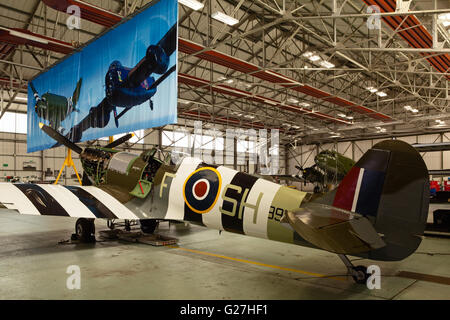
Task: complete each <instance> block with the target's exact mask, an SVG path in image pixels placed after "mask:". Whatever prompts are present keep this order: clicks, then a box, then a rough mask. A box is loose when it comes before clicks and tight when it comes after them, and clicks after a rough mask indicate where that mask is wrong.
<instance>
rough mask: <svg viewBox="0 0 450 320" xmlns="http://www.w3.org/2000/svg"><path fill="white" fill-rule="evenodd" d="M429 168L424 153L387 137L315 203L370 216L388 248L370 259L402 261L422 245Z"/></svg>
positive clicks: (369, 255) (427, 199)
mask: <svg viewBox="0 0 450 320" xmlns="http://www.w3.org/2000/svg"><path fill="white" fill-rule="evenodd" d="M428 179H429V177H428V171H427V167H426V165H425V163H424V161H423V159H422V157H421V156H420V154H419V153H418V152H417V151H416V150H415V149H414V148H413V147H412V146H411V145H409V144H407V143H406V142H403V141H400V140H385V141H382V142H380V143H377V144H376V145H374V146H373V147H372V149H370V150H369V151H367V152H366V153H365V154H364V155H363V156H362V157H361V159H360V160H359V161H358V162H357V163H356V164H355V166H354V167H353V168H352V169H351V170H350V172H349V173H348V174H347V175H346V176H345V177H344V179H343V180H342V182H341V184H340V185H339V187H338V188H337V189H336V190H334V191H333V192H331V193H329V194H327V195H325V196H324V197H323V198H322V199H317V200H316V201H314V202H319V203H323V204H328V205H332V207H335V208H339V209H343V210H346V211H348V212H354V213H357V214H359V215H361V216H363V217H365V218H366V219H368V220H369V221H370V222H371V223H372V225H373V226H374V228H375V230H376V232H377V233H378V234H379V235H380V236H381V238H382V240H383V241H384V242H385V243H386V246H384V247H383V248H379V249H376V250H371V251H369V252H367V253H366V254H367V256H366V257H367V258H370V259H377V260H401V259H404V258H406V257H407V256H409V255H410V254H412V253H413V252H414V251H415V250H416V249H417V247H418V246H419V244H420V242H421V240H422V238H421V236H422V235H423V232H424V230H425V226H426V220H427V216H428V204H429V181H428Z"/></svg>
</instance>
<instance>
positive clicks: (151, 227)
mask: <svg viewBox="0 0 450 320" xmlns="http://www.w3.org/2000/svg"><path fill="white" fill-rule="evenodd" d="M139 223H140V224H141V230H142V232H143V233H149V234H153V233H154V232H155V229H156V227H157V226H158V224H159V221H158V220H155V219H141V220H139Z"/></svg>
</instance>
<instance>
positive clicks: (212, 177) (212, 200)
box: [183, 167, 222, 214]
mask: <svg viewBox="0 0 450 320" xmlns="http://www.w3.org/2000/svg"><path fill="white" fill-rule="evenodd" d="M221 185H222V177H221V176H220V173H219V171H217V170H216V169H215V168H212V167H203V168H200V169H197V170H195V171H194V172H192V173H191V174H190V175H189V176H188V177H187V179H186V181H185V182H184V185H183V198H184V202H185V203H186V205H187V206H188V207H189V208H190V209H191V210H192V211H194V212H196V213H199V214H203V213H207V212H209V211H210V210H211V209H212V208H213V207H214V205H215V204H216V202H217V199H218V198H219V194H220V189H221Z"/></svg>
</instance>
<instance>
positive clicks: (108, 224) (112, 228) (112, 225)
mask: <svg viewBox="0 0 450 320" xmlns="http://www.w3.org/2000/svg"><path fill="white" fill-rule="evenodd" d="M106 225H107V226H108V228H109V229H110V230H114V228H115V227H116V225H115V224H114V221H113V220H109V219H108V221H107V222H106Z"/></svg>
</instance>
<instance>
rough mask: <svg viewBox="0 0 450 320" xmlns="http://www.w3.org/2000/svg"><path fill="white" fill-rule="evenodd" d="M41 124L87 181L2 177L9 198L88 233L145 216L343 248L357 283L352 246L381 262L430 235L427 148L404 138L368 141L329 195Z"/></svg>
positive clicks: (25, 210)
mask: <svg viewBox="0 0 450 320" xmlns="http://www.w3.org/2000/svg"><path fill="white" fill-rule="evenodd" d="M41 128H42V130H43V131H44V132H45V133H47V134H48V135H49V136H51V137H52V138H53V139H55V140H56V141H58V143H60V144H63V145H65V146H66V147H68V148H70V149H71V150H73V151H74V152H76V153H78V154H79V155H80V160H81V162H82V165H83V169H84V174H83V185H82V186H62V185H45V184H42V185H40V184H11V183H1V184H0V205H1V206H2V207H5V208H8V209H12V210H16V211H18V212H19V213H21V214H30V215H53V216H67V217H77V218H78V220H77V223H76V233H77V235H78V236H79V237H80V238H81V239H84V240H86V241H89V240H92V237H93V235H94V233H95V226H94V220H95V219H135V220H139V221H140V223H141V226H142V230H143V231H144V232H149V233H152V232H153V231H154V230H155V228H156V225H157V223H158V221H163V220H166V221H167V220H169V221H171V220H172V221H188V222H191V223H193V224H197V225H201V226H204V227H207V228H213V229H217V230H224V231H229V232H233V233H238V234H242V235H248V236H253V237H259V238H263V239H269V240H274V241H280V242H284V243H288V244H295V245H300V246H307V247H312V248H316V249H321V250H326V251H328V252H332V253H335V254H337V255H339V257H340V258H341V259H342V261H343V262H344V264H345V266H346V267H347V269H348V271H349V273H350V274H351V276H352V277H353V279H354V280H355V281H356V282H358V283H365V282H366V280H367V277H368V275H367V273H366V268H365V267H364V266H354V265H353V264H352V263H351V262H350V260H349V259H348V258H347V255H352V256H357V257H361V258H364V259H371V260H381V261H398V260H402V259H405V258H406V257H408V256H409V255H411V254H412V253H414V252H415V251H416V249H417V248H418V246H419V244H420V243H421V241H422V238H421V236H422V235H423V232H424V229H425V225H426V220H427V215H428V204H429V187H428V172H427V168H426V166H425V163H424V161H423V159H422V157H421V156H420V155H419V153H418V152H417V151H416V150H415V149H414V148H413V147H411V145H409V144H407V143H406V142H403V141H400V140H386V141H382V142H379V143H377V144H376V145H374V146H373V147H372V148H371V149H370V150H368V151H367V152H366V153H365V154H364V155H363V156H362V157H361V159H360V160H359V161H358V162H356V164H355V165H354V166H353V167H352V168H351V169H350V170H349V172H348V173H347V175H345V177H344V178H343V180H342V182H341V183H340V185H339V186H338V188H336V189H335V190H333V191H331V192H329V193H326V194H325V195H323V196H321V197H313V196H312V195H311V194H309V193H307V192H302V191H299V190H295V189H292V188H289V187H286V186H281V185H279V184H276V183H273V182H271V181H268V180H265V179H263V178H259V177H256V176H253V175H249V174H246V173H244V172H239V171H236V170H233V169H230V168H228V167H225V166H220V165H219V166H217V165H209V164H207V163H204V162H203V161H202V160H201V159H196V158H192V157H184V158H182V160H181V161H180V162H179V163H177V164H173V163H171V162H170V161H167V162H163V161H161V160H159V159H157V158H156V157H155V154H156V152H157V150H156V149H151V150H147V151H143V152H142V153H141V154H135V153H130V152H121V151H118V150H115V149H113V148H114V147H116V146H117V145H118V144H120V143H122V142H124V141H125V140H126V139H127V138H129V137H130V136H128V137H124V138H123V139H120V140H118V141H115V142H112V143H111V144H109V145H107V146H106V147H87V148H85V149H84V150H83V149H82V148H80V147H79V146H77V145H76V144H75V143H73V142H72V141H70V140H69V139H67V138H66V137H65V136H63V135H61V134H60V133H59V132H57V131H56V130H54V129H53V128H51V127H49V126H47V125H45V124H41Z"/></svg>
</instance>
